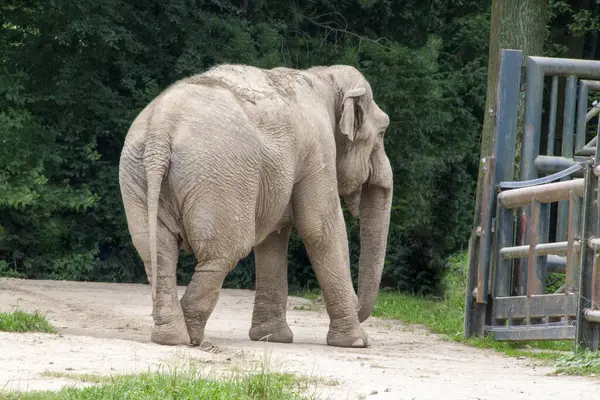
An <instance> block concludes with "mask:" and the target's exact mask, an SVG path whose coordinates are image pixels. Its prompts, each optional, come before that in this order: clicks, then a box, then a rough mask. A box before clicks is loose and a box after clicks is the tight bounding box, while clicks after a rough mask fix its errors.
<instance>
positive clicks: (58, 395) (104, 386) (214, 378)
mask: <svg viewBox="0 0 600 400" xmlns="http://www.w3.org/2000/svg"><path fill="white" fill-rule="evenodd" d="M206 365H207V364H204V363H202V362H198V361H194V360H191V361H188V362H187V363H184V364H180V365H179V366H173V365H165V364H162V365H159V367H158V368H157V370H156V371H151V372H146V373H142V374H126V375H115V376H103V375H95V374H77V373H63V372H54V371H45V372H44V373H43V375H44V376H49V377H56V378H66V379H72V380H76V381H80V382H86V383H93V384H94V385H92V386H88V387H83V388H82V387H74V386H67V387H65V388H63V389H62V390H60V391H34V392H15V391H10V392H9V391H2V390H0V400H95V399H145V400H153V399H156V400H164V399H167V398H170V399H211V400H221V399H223V400H225V399H239V400H254V399H257V400H288V399H289V400H308V399H314V398H315V396H314V395H309V394H308V393H310V392H311V390H315V389H316V387H317V386H318V385H320V384H323V383H325V384H330V383H329V382H328V381H326V380H321V379H320V378H318V377H298V376H296V375H294V374H289V373H279V372H273V371H271V370H270V368H269V361H268V360H266V361H265V360H263V362H262V363H261V364H259V365H258V366H254V367H251V368H250V371H249V372H243V371H240V370H236V371H229V372H223V371H220V372H219V371H217V372H216V373H215V374H210V371H209V372H205V370H204V367H205V366H206Z"/></svg>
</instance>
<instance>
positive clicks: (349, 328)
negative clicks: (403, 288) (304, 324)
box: [293, 171, 369, 347]
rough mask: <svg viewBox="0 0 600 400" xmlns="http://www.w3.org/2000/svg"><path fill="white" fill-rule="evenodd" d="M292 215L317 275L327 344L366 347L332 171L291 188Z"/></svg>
mask: <svg viewBox="0 0 600 400" xmlns="http://www.w3.org/2000/svg"><path fill="white" fill-rule="evenodd" d="M293 203H294V219H295V223H296V228H297V229H298V233H299V234H300V236H301V237H302V240H303V241H304V245H305V247H306V250H307V253H308V256H309V258H310V261H311V264H312V266H313V269H314V271H315V274H316V275H317V279H318V281H319V286H320V287H321V293H322V294H323V299H324V300H325V305H326V306H327V313H328V314H329V319H330V324H329V332H328V333H327V344H329V345H330V346H339V347H367V346H368V345H369V339H368V337H367V334H366V333H365V332H364V331H363V330H362V328H361V327H360V322H359V320H358V298H357V296H356V293H355V292H354V288H353V286H352V278H351V276H350V265H349V263H350V258H349V249H348V237H347V234H346V224H345V223H344V215H343V213H342V208H341V204H340V199H339V196H338V193H337V183H336V180H335V173H331V172H329V173H328V172H327V171H324V172H323V173H322V174H313V175H311V176H309V177H306V178H305V179H303V180H302V181H300V182H299V183H297V184H296V186H295V188H294V202H293Z"/></svg>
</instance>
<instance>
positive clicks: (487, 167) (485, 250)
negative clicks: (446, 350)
mask: <svg viewBox="0 0 600 400" xmlns="http://www.w3.org/2000/svg"><path fill="white" fill-rule="evenodd" d="M483 163H484V164H483V170H484V174H485V175H484V182H483V200H482V202H481V204H482V208H481V237H480V240H479V264H478V266H477V299H476V302H477V303H479V304H487V297H488V294H489V293H488V289H489V288H488V285H489V282H488V281H489V272H490V250H491V246H492V210H493V207H494V205H495V201H494V200H495V197H496V196H495V191H494V185H493V180H494V164H495V159H494V157H486V158H485V159H484V161H483Z"/></svg>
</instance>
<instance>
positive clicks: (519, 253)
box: [500, 242, 581, 259]
mask: <svg viewBox="0 0 600 400" xmlns="http://www.w3.org/2000/svg"><path fill="white" fill-rule="evenodd" d="M573 246H574V247H575V250H576V251H579V249H580V247H581V244H580V243H579V242H575V243H574V244H573ZM567 247H568V242H554V243H540V244H538V245H537V246H535V255H536V256H548V255H557V256H561V255H565V254H567ZM500 255H501V256H502V257H503V258H505V259H507V258H524V257H527V256H528V255H529V246H527V245H525V246H513V247H504V248H502V249H500Z"/></svg>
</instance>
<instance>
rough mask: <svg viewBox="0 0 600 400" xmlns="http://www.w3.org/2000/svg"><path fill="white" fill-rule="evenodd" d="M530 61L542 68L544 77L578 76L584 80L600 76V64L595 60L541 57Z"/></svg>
mask: <svg viewBox="0 0 600 400" xmlns="http://www.w3.org/2000/svg"><path fill="white" fill-rule="evenodd" d="M528 59H529V60H531V61H532V62H533V63H534V64H535V66H537V67H538V68H540V69H541V70H542V72H543V74H544V75H559V76H568V75H577V76H578V77H579V78H584V79H596V78H597V77H598V76H600V63H599V62H598V61H595V60H583V59H570V58H550V57H540V56H530V57H528Z"/></svg>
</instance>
